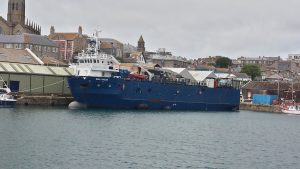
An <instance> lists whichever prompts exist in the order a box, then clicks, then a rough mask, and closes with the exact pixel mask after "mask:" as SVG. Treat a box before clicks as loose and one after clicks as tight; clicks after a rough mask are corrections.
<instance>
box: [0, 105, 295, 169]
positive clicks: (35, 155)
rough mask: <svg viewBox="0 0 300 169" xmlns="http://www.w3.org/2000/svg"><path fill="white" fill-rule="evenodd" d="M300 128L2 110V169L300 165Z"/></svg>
mask: <svg viewBox="0 0 300 169" xmlns="http://www.w3.org/2000/svg"><path fill="white" fill-rule="evenodd" d="M299 131H300V116H291V115H284V114H272V113H255V112H247V111H241V112H215V113H205V112H166V111H165V112H153V111H112V110H68V109H66V108H46V109H45V108H43V107H17V108H15V109H0V168H1V169H41V168H43V169H45V168H46V169H70V168H72V169H99V168H103V169H110V168H111V169H118V168H120V169H124V168H138V169H141V168H147V169H148V168H162V169H167V168H170V169H174V168H207V169H214V168H224V169H225V168H226V169H227V168H243V169H247V168H249V169H252V168H264V169H266V168H300V132H299Z"/></svg>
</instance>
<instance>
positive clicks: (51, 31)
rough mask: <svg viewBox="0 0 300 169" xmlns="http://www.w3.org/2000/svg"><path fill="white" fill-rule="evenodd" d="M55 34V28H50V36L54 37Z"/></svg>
mask: <svg viewBox="0 0 300 169" xmlns="http://www.w3.org/2000/svg"><path fill="white" fill-rule="evenodd" d="M53 34H55V29H54V26H51V28H50V35H53Z"/></svg>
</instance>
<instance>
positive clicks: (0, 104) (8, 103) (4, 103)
mask: <svg viewBox="0 0 300 169" xmlns="http://www.w3.org/2000/svg"><path fill="white" fill-rule="evenodd" d="M15 106H16V101H15V100H0V108H13V107H15Z"/></svg>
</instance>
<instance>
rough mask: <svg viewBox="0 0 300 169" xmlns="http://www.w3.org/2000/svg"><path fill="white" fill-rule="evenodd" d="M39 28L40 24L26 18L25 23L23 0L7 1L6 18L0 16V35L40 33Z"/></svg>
mask: <svg viewBox="0 0 300 169" xmlns="http://www.w3.org/2000/svg"><path fill="white" fill-rule="evenodd" d="M1 2H2V1H1ZM41 30H42V29H41V26H39V25H37V24H36V23H34V22H32V21H29V20H28V19H27V21H26V23H25V0H9V1H8V11H7V20H5V19H4V18H3V17H2V16H0V35H1V34H4V35H18V34H23V33H28V34H36V35H40V34H41Z"/></svg>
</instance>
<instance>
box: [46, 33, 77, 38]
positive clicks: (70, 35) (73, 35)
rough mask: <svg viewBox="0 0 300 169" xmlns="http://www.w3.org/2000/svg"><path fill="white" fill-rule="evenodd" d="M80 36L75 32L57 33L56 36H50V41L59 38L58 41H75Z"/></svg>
mask: <svg viewBox="0 0 300 169" xmlns="http://www.w3.org/2000/svg"><path fill="white" fill-rule="evenodd" d="M78 36H79V34H78V33H75V32H74V33H73V32H68V33H63V32H57V33H54V34H51V35H49V39H54V38H56V37H57V38H58V39H63V40H74V39H76V38H77V37H78Z"/></svg>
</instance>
